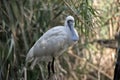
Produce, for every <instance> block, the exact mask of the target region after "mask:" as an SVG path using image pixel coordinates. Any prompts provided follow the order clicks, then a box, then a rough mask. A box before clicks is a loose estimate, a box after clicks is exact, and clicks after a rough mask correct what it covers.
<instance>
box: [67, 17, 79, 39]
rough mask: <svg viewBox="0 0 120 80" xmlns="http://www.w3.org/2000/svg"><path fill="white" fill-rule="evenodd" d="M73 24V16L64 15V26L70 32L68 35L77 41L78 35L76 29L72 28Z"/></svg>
mask: <svg viewBox="0 0 120 80" xmlns="http://www.w3.org/2000/svg"><path fill="white" fill-rule="evenodd" d="M74 25H75V21H74V17H73V16H68V17H66V21H65V26H66V27H67V28H68V29H69V30H70V32H71V34H70V35H71V36H72V40H73V41H78V40H79V36H78V33H77V31H76V30H75V29H74Z"/></svg>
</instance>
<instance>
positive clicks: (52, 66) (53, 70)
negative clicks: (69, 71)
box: [51, 57, 55, 74]
mask: <svg viewBox="0 0 120 80" xmlns="http://www.w3.org/2000/svg"><path fill="white" fill-rule="evenodd" d="M54 62H55V58H54V57H53V60H52V65H51V68H52V72H53V74H54V73H55V69H54Z"/></svg>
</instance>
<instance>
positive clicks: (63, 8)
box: [0, 0, 106, 80]
mask: <svg viewBox="0 0 120 80" xmlns="http://www.w3.org/2000/svg"><path fill="white" fill-rule="evenodd" d="M92 5H93V4H92V0H1V1H0V80H22V79H23V78H24V71H23V69H24V66H25V58H26V54H27V52H28V50H29V49H30V47H31V46H32V45H33V44H34V43H35V41H36V40H37V39H38V38H39V37H40V36H41V35H42V34H43V33H44V32H45V31H47V30H48V29H49V28H51V27H54V26H56V25H60V24H64V22H63V21H64V19H65V17H66V16H67V15H73V16H74V17H75V20H76V29H77V31H78V33H79V35H82V36H83V37H84V38H85V39H81V41H84V40H85V43H86V44H87V42H88V41H90V40H91V39H92V38H93V36H96V35H95V31H94V28H97V27H98V26H100V25H103V26H104V23H103V22H105V20H106V19H105V18H106V17H101V16H99V14H98V12H97V11H96V9H94V8H93V6H92ZM102 19H103V22H102V21H101V20H102ZM105 31H106V30H105ZM105 31H101V33H102V34H103V32H105ZM104 34H105V33H104ZM104 34H103V35H104ZM88 38H89V39H88ZM79 42H80V41H79ZM78 44H79V45H78V46H79V47H80V44H81V43H78ZM86 44H85V45H84V47H86ZM93 48H94V47H93ZM66 63H67V62H65V66H68V64H66ZM45 69H46V68H45ZM66 69H67V68H66ZM76 70H77V71H76V72H78V73H82V71H79V70H80V69H78V68H76ZM44 72H45V74H47V72H46V70H44ZM31 76H32V77H31ZM79 77H80V76H79ZM27 78H28V80H36V79H37V78H39V69H35V70H34V71H30V70H28V76H27Z"/></svg>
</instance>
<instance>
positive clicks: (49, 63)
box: [47, 62, 51, 79]
mask: <svg viewBox="0 0 120 80" xmlns="http://www.w3.org/2000/svg"><path fill="white" fill-rule="evenodd" d="M47 67H48V79H49V78H50V72H51V70H50V67H51V62H48V66H47Z"/></svg>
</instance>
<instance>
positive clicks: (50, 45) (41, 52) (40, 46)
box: [34, 27, 69, 56]
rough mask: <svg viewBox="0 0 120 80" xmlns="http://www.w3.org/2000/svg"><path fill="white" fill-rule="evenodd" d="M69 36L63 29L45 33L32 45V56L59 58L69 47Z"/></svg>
mask: <svg viewBox="0 0 120 80" xmlns="http://www.w3.org/2000/svg"><path fill="white" fill-rule="evenodd" d="M68 40H69V36H68V34H67V32H66V30H65V28H63V27H56V28H53V29H51V30H49V31H47V32H46V33H45V34H44V35H43V36H42V37H41V38H40V39H39V40H38V41H37V42H36V43H35V45H34V56H51V55H53V56H59V55H60V54H59V52H61V51H62V50H64V48H67V47H68V46H69V44H68Z"/></svg>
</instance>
